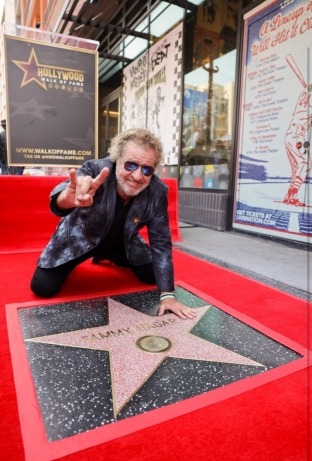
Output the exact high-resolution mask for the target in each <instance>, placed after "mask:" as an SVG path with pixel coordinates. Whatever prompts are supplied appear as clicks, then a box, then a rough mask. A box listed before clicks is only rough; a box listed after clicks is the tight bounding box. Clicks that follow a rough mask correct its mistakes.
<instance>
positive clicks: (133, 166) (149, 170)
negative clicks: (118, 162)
mask: <svg viewBox="0 0 312 461" xmlns="http://www.w3.org/2000/svg"><path fill="white" fill-rule="evenodd" d="M138 168H141V171H142V173H143V174H144V176H152V174H153V173H154V171H155V168H153V167H152V166H147V165H142V166H140V165H139V164H138V163H135V162H130V161H129V160H128V161H127V162H125V163H124V169H125V170H127V171H135V170H137V169H138Z"/></svg>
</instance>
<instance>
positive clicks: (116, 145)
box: [108, 128, 164, 167]
mask: <svg viewBox="0 0 312 461" xmlns="http://www.w3.org/2000/svg"><path fill="white" fill-rule="evenodd" d="M129 141H133V142H135V143H136V144H139V145H141V146H147V147H149V148H150V149H153V150H154V152H155V167H157V166H158V165H159V164H160V163H162V161H163V156H164V150H163V145H162V142H161V141H160V139H159V138H157V137H156V136H155V135H154V134H153V133H152V132H151V131H149V130H147V129H145V128H133V129H130V130H126V131H122V132H121V133H119V134H117V135H116V136H115V137H114V138H113V139H112V141H111V145H110V148H109V149H108V153H109V157H110V159H111V160H112V161H113V162H116V161H117V159H118V158H119V157H121V156H122V154H123V150H124V148H125V146H126V144H127V143H128V142H129Z"/></svg>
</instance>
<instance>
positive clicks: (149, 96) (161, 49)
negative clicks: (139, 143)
mask: <svg viewBox="0 0 312 461" xmlns="http://www.w3.org/2000/svg"><path fill="white" fill-rule="evenodd" d="M182 44H183V24H182V23H181V24H180V25H178V26H177V27H176V28H174V29H173V30H172V31H170V32H169V33H168V34H167V35H166V36H164V37H163V38H162V39H160V40H159V41H158V42H157V43H155V44H154V45H153V46H152V47H151V48H150V49H149V50H148V51H146V52H145V53H143V54H142V55H141V56H140V57H139V58H137V59H136V60H135V61H133V62H132V63H131V64H129V65H128V66H127V67H126V68H125V69H124V73H123V95H122V101H123V115H122V128H123V130H126V129H129V128H137V127H141V128H148V129H149V130H151V131H152V132H153V133H154V134H155V135H156V136H159V137H160V139H161V140H162V143H163V146H164V153H165V159H164V160H165V164H166V165H176V164H177V163H178V155H179V149H180V129H181V128H180V126H181V104H182V103H181V101H182V87H181V85H182Z"/></svg>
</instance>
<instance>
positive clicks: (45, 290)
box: [30, 252, 155, 298]
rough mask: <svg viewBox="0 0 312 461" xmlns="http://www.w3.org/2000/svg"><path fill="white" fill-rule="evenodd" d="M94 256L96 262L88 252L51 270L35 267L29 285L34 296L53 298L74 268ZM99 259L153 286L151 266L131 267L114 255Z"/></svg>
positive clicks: (93, 254)
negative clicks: (122, 268)
mask: <svg viewBox="0 0 312 461" xmlns="http://www.w3.org/2000/svg"><path fill="white" fill-rule="evenodd" d="M94 256H95V258H96V260H97V261H98V259H99V257H98V255H96V254H95V253H94V252H90V253H88V254H87V255H84V256H81V257H80V258H77V259H74V260H72V261H69V262H67V263H65V264H62V265H60V266H57V267H53V268H51V269H42V268H41V267H37V268H36V270H35V272H34V275H33V278H32V280H31V283H30V288H31V290H32V291H33V292H34V293H35V294H36V295H38V296H41V297H44V298H49V297H51V296H54V295H55V294H56V293H57V292H58V291H59V290H60V289H61V288H62V286H63V285H64V283H65V281H66V279H67V277H68V276H69V274H70V273H71V272H72V271H73V270H74V269H75V267H77V266H78V265H79V264H81V263H83V262H84V261H86V260H87V259H89V258H92V257H94ZM100 259H101V260H104V259H107V260H109V261H111V262H113V263H115V264H116V265H117V266H121V267H126V268H129V269H130V270H131V271H132V272H133V273H134V274H135V275H136V276H137V278H138V279H139V280H140V281H141V282H144V283H149V284H155V274H154V269H153V265H152V264H145V265H143V266H133V265H131V264H130V263H129V262H128V261H127V259H126V258H125V256H124V255H116V257H112V256H110V257H107V258H106V257H104V256H101V257H100Z"/></svg>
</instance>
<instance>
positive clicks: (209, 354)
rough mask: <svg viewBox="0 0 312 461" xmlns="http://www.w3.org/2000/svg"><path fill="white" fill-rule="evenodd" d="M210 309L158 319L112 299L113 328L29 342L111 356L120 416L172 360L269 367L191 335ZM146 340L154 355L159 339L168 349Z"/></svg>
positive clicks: (96, 328)
mask: <svg viewBox="0 0 312 461" xmlns="http://www.w3.org/2000/svg"><path fill="white" fill-rule="evenodd" d="M210 307H211V306H210V305H207V306H204V307H199V308H197V309H196V312H197V317H196V318H195V319H189V320H182V319H180V318H179V317H177V316H176V315H174V314H167V315H165V316H163V317H152V316H149V315H146V314H143V313H140V312H138V311H136V310H134V309H131V308H129V307H128V306H125V305H124V304H121V303H119V302H117V301H115V300H113V299H110V298H108V309H109V311H108V312H109V323H108V325H105V326H100V327H95V328H86V329H82V330H76V331H71V332H66V333H58V334H55V335H48V336H41V337H37V338H32V339H28V340H27V341H30V342H37V343H46V344H55V345H62V346H68V347H79V348H85V349H97V350H106V351H108V352H109V356H110V367H111V381H112V393H113V400H114V415H115V416H116V415H117V414H118V413H119V412H120V411H121V409H122V408H123V407H124V406H125V405H126V403H127V402H128V401H129V400H130V399H131V397H132V396H134V395H135V394H136V393H137V392H138V390H139V389H140V387H141V386H142V385H143V384H144V383H145V382H146V381H147V379H148V378H149V377H150V376H151V375H152V374H153V373H154V371H155V370H156V369H157V368H158V367H159V366H160V364H161V363H162V362H163V361H164V360H165V358H166V357H173V358H183V359H190V360H203V361H206V362H224V363H233V364H241V365H250V366H259V367H264V365H262V364H260V363H257V362H255V361H253V360H250V359H248V358H246V357H244V356H242V355H240V354H236V353H235V352H232V351H229V350H227V349H225V348H223V347H221V346H218V345H216V344H213V343H211V342H209V341H207V340H205V339H201V338H199V337H198V336H195V335H193V334H192V333H191V330H192V328H193V327H194V326H195V325H196V323H198V322H199V320H200V319H201V318H202V317H203V315H204V314H205V313H206V312H207V311H208V310H209V309H210ZM146 337H147V342H148V344H149V349H152V350H153V344H154V339H155V344H156V349H157V348H158V345H159V341H158V338H160V344H161V345H163V344H164V347H161V351H159V352H148V351H146V350H144V347H143V348H140V347H139V346H140V344H142V345H144V344H146V342H145V338H146ZM155 344H154V345H155ZM150 346H151V347H150ZM166 346H167V347H166Z"/></svg>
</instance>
